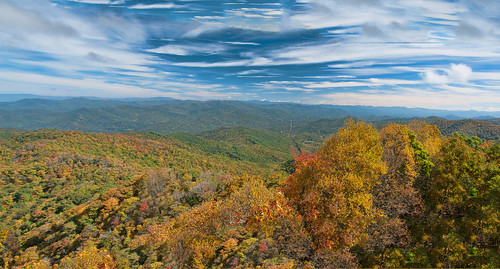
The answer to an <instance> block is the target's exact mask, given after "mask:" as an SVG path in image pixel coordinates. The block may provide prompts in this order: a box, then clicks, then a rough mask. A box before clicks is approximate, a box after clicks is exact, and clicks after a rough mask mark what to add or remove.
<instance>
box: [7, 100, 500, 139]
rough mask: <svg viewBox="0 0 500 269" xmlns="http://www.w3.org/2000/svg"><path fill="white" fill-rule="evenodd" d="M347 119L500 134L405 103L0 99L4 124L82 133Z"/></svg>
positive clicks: (478, 120)
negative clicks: (418, 122) (419, 123)
mask: <svg viewBox="0 0 500 269" xmlns="http://www.w3.org/2000/svg"><path fill="white" fill-rule="evenodd" d="M2 98H5V95H1V94H0V100H2ZM346 117H353V118H357V119H361V120H364V121H367V122H370V123H372V124H373V125H374V126H376V127H377V128H381V127H383V126H385V125H386V124H387V123H389V122H397V123H401V124H407V123H408V122H410V121H412V120H413V119H423V120H425V121H426V122H427V123H429V124H435V125H436V126H438V128H439V129H440V131H441V132H442V133H443V134H444V135H447V136H448V135H452V134H454V133H455V132H458V133H462V134H465V135H469V136H477V137H479V138H481V139H487V140H496V139H498V138H500V122H499V118H500V112H495V111H449V110H436V109H423V108H405V107H369V106H339V105H304V104H296V103H272V102H251V101H248V102H244V101H192V100H175V99H165V98H159V99H131V100H120V99H88V98H70V99H62V100H48V99H40V98H31V99H23V100H18V101H15V102H0V128H17V129H27V130H38V129H42V128H49V129H58V130H69V131H77V130H78V131H84V132H126V131H135V132H149V131H153V132H157V133H161V134H168V133H174V132H186V133H190V134H198V133H200V132H205V131H211V130H214V129H216V128H221V127H240V126H244V127H249V128H257V129H263V130H267V131H272V132H283V133H289V132H293V134H297V135H298V134H309V135H316V136H318V135H319V136H320V139H315V140H316V141H318V140H319V141H323V140H324V139H325V138H326V137H328V136H329V135H330V134H331V133H333V132H336V131H337V130H338V129H339V128H340V127H342V125H343V124H344V121H345V119H346Z"/></svg>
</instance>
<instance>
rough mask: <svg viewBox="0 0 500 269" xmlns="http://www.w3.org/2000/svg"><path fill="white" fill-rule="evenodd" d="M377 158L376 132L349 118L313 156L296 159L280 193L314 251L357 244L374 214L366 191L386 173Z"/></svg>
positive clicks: (378, 153)
mask: <svg viewBox="0 0 500 269" xmlns="http://www.w3.org/2000/svg"><path fill="white" fill-rule="evenodd" d="M381 157H382V147H381V145H380V142H379V136H378V134H377V132H376V130H374V129H373V128H372V127H371V125H367V124H365V123H363V122H357V123H355V122H354V121H353V120H348V121H347V122H346V126H345V127H344V128H341V129H340V130H339V131H338V133H337V134H336V135H333V136H331V137H330V138H328V139H327V140H326V141H325V144H324V145H323V146H322V147H321V148H320V149H319V152H318V153H317V154H316V155H312V156H298V158H297V160H296V171H295V173H294V174H292V175H291V176H290V178H289V180H288V182H287V185H286V187H285V195H286V196H287V197H288V198H289V199H290V201H291V203H292V205H293V206H294V207H295V208H296V209H297V211H298V212H299V213H300V214H301V215H302V216H303V218H304V222H305V225H306V227H305V228H306V229H307V230H308V232H309V233H310V234H311V236H312V238H313V242H314V244H315V246H316V248H318V249H332V250H335V251H336V250H341V249H345V248H348V247H351V246H354V245H355V244H356V243H358V241H359V239H360V238H361V236H362V234H363V232H364V230H365V228H366V227H367V226H368V224H369V223H370V221H371V220H372V218H373V215H374V210H373V206H372V195H371V194H370V192H371V190H372V188H373V186H374V184H375V182H376V181H377V179H378V177H379V176H380V175H381V174H383V173H384V171H385V166H384V164H383V162H382V161H381Z"/></svg>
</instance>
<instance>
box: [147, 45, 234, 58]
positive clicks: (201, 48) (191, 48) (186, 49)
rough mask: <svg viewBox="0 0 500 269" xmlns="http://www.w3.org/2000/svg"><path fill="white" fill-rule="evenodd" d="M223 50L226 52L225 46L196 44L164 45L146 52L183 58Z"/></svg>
mask: <svg viewBox="0 0 500 269" xmlns="http://www.w3.org/2000/svg"><path fill="white" fill-rule="evenodd" d="M224 50H226V48H225V46H222V45H218V44H197V45H166V46H162V47H159V48H154V49H148V50H146V51H148V52H154V53H162V54H172V55H182V56H185V55H192V54H197V53H203V54H216V53H220V52H222V51H224Z"/></svg>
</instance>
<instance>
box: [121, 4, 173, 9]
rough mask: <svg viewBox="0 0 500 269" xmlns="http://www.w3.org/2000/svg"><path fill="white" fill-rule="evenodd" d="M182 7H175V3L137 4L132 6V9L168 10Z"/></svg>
mask: <svg viewBox="0 0 500 269" xmlns="http://www.w3.org/2000/svg"><path fill="white" fill-rule="evenodd" d="M179 7H181V6H179V5H175V4H173V3H165V4H151V5H145V4H137V5H133V6H130V7H129V8H130V9H168V8H179Z"/></svg>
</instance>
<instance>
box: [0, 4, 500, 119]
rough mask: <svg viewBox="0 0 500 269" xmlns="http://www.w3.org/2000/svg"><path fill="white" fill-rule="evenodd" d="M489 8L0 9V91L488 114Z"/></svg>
mask: <svg viewBox="0 0 500 269" xmlns="http://www.w3.org/2000/svg"><path fill="white" fill-rule="evenodd" d="M499 17H500V2H499V1H495V0H476V1H445V0H442V1H439V0H426V1H418V0H409V1H395V0H390V1H389V0H388V1H377V0H355V1H353V0H337V1H333V0H281V1H278V0H275V1H270V0H248V1H244V0H228V1H206V0H177V1H146V0H142V1H141V0H116V1H112V0H73V1H69V0H68V1H63V0H52V1H46V0H15V1H14V0H0V48H1V49H0V94H13V93H26V94H36V95H46V96H47V95H48V96H95V97H172V98H178V99H195V100H209V99H223V100H227V99H231V100H266V101H281V102H283V101H286V102H298V103H308V104H339V105H373V106H407V107H424V108H440V109H476V110H490V111H498V110H499V108H500V91H499V86H498V85H499V84H500V66H499V65H498V62H499V61H500V46H499V45H500V42H499V41H500V30H499V29H500V27H499V26H500V21H499V20H498V18H499Z"/></svg>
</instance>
